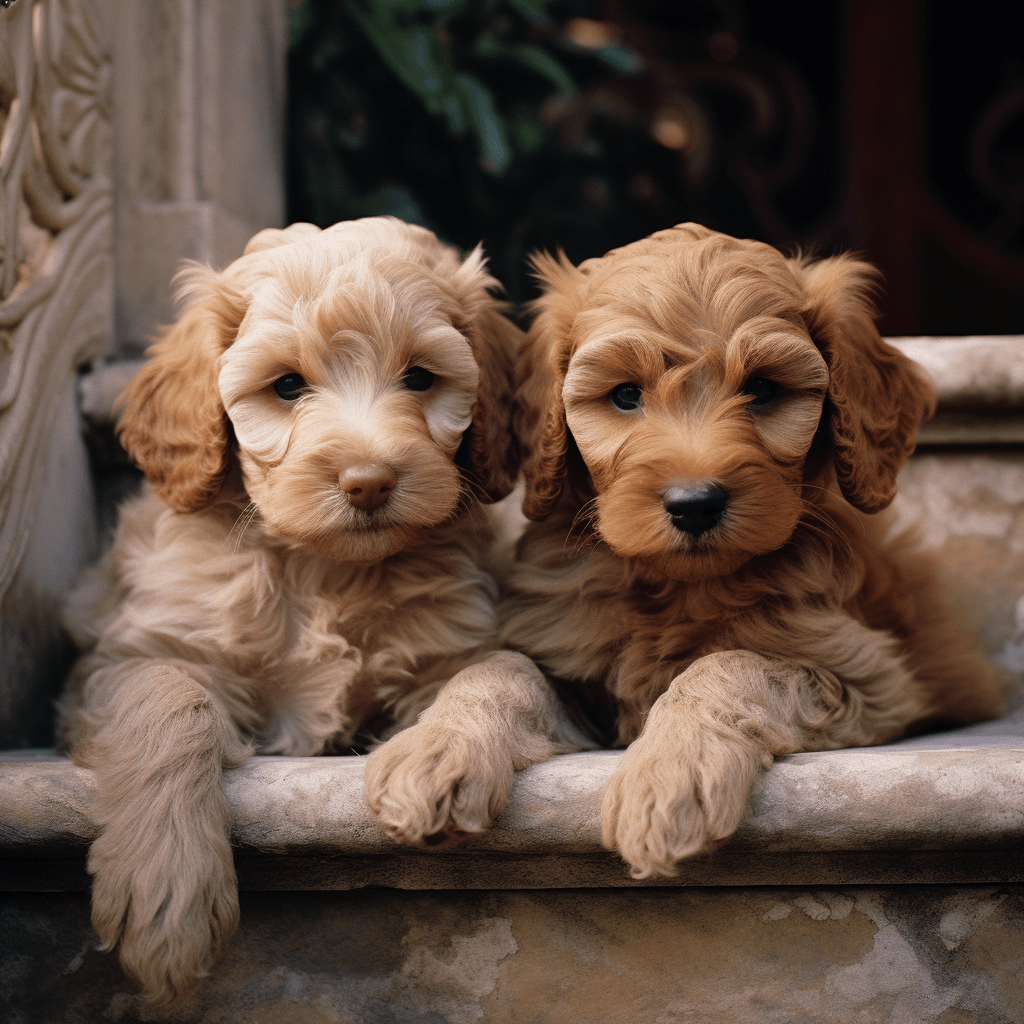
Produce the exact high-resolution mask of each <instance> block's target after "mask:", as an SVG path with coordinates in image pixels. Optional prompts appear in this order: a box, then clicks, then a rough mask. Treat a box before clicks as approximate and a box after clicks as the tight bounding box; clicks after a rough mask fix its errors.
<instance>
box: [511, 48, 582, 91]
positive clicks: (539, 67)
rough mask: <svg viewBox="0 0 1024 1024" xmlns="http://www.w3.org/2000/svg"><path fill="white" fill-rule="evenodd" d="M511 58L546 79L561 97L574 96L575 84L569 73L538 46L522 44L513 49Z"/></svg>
mask: <svg viewBox="0 0 1024 1024" xmlns="http://www.w3.org/2000/svg"><path fill="white" fill-rule="evenodd" d="M511 56H512V57H513V58H514V59H515V60H516V62H517V63H518V64H521V65H522V66H523V67H526V68H529V69H530V70H531V71H535V72H536V73H537V74H538V75H540V76H541V77H542V78H546V79H547V80H548V81H549V82H550V83H551V84H552V85H553V86H554V87H555V88H556V89H557V90H558V91H559V92H560V93H561V94H562V95H563V96H574V95H575V94H576V91H577V90H576V83H575V82H574V81H573V80H572V78H571V76H570V75H569V72H568V71H566V70H565V68H563V67H562V65H561V64H559V63H558V61H557V60H555V58H554V57H552V56H551V55H550V54H549V53H547V52H546V51H545V50H542V49H541V48H540V47H539V46H533V45H532V44H530V43H524V44H522V45H521V46H516V47H515V48H513V49H512V50H511Z"/></svg>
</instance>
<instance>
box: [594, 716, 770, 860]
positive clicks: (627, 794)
mask: <svg viewBox="0 0 1024 1024" xmlns="http://www.w3.org/2000/svg"><path fill="white" fill-rule="evenodd" d="M733 754H735V752H733ZM720 760H721V763H717V764H716V763H709V761H708V760H702V759H701V757H700V755H699V754H698V755H697V756H696V757H695V756H694V752H693V751H692V750H690V751H687V750H686V749H685V748H683V749H681V748H680V745H677V744H674V743H672V744H662V743H659V741H658V740H657V739H653V738H649V737H644V736H641V737H640V738H639V739H637V740H636V741H635V742H634V743H633V744H632V745H631V746H630V747H629V748H628V749H627V750H626V752H625V753H624V754H623V756H622V759H621V761H620V762H619V765H618V767H617V768H616V770H615V772H614V773H613V775H612V777H611V778H610V779H609V781H608V784H607V786H606V788H605V791H604V796H603V798H602V801H601V832H602V840H603V842H604V845H605V846H606V847H607V848H608V849H610V850H615V851H617V852H618V853H619V855H620V856H621V857H622V859H623V860H624V861H626V863H627V864H628V865H629V867H630V874H631V875H632V876H633V877H634V878H650V877H651V876H652V875H665V876H667V877H672V876H673V875H675V874H677V873H678V868H677V864H678V863H679V861H681V860H684V859H685V858H687V857H693V856H695V855H697V854H700V853H710V852H711V851H712V850H714V849H716V848H717V847H718V846H719V845H721V844H722V843H723V842H725V840H726V839H728V838H729V836H731V835H732V833H733V832H735V831H736V828H737V826H738V825H739V823H740V819H741V818H742V817H743V812H744V810H745V809H746V803H747V796H748V794H749V791H750V787H751V783H752V779H753V771H752V769H753V765H752V764H751V763H750V758H744V757H740V758H739V759H737V758H736V757H735V756H730V757H724V758H721V759H720Z"/></svg>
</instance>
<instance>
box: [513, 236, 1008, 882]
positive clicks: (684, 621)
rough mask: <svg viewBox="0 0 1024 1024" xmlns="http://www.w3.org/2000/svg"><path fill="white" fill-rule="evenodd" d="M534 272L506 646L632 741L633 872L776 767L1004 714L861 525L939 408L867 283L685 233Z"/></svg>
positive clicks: (931, 589) (918, 571)
mask: <svg viewBox="0 0 1024 1024" xmlns="http://www.w3.org/2000/svg"><path fill="white" fill-rule="evenodd" d="M535 268H536V270H537V272H538V274H539V276H540V278H541V280H542V283H543V285H544V289H545V294H544V295H543V297H542V298H540V299H539V300H538V301H537V302H536V310H537V314H538V315H537V318H536V321H535V322H534V325H533V327H532V329H531V330H530V332H529V335H528V337H527V339H526V341H525V344H524V346H523V349H522V355H521V366H520V374H519V376H520V383H519V387H518V398H517V411H516V414H515V423H516V429H517V432H518V435H519V437H520V438H521V441H522V443H523V446H524V454H525V463H524V472H525V476H526V496H525V502H524V506H523V511H524V513H525V514H526V516H527V517H528V518H530V519H533V520H536V521H540V522H537V523H534V524H531V526H530V527H528V529H527V532H526V534H525V535H524V538H523V540H522V542H521V546H520V552H519V553H520V558H521V564H520V565H519V567H518V569H517V570H516V571H515V573H514V575H513V576H512V578H511V580H510V586H511V588H512V591H513V594H512V596H511V598H510V599H509V601H508V604H507V614H506V615H505V617H504V618H505V624H504V629H503V641H504V642H505V643H506V644H507V645H508V646H510V647H512V648H514V649H516V650H518V651H521V652H523V653H525V654H527V655H529V656H530V657H531V658H533V659H534V660H535V662H536V663H537V664H538V665H539V666H541V667H542V668H543V670H544V672H545V673H546V674H547V675H548V677H549V678H550V679H551V680H552V681H553V682H555V684H556V686H557V687H559V688H560V689H561V690H563V691H564V692H565V693H567V694H568V695H570V696H571V697H572V699H573V702H574V704H575V705H576V706H577V707H578V708H580V709H583V710H584V711H586V712H588V713H589V715H590V721H591V723H592V724H593V726H594V728H595V731H596V732H597V733H598V734H601V735H603V738H604V741H605V742H607V743H610V744H614V745H629V746H628V750H627V751H626V753H625V754H624V755H623V757H622V760H621V762H620V764H619V766H618V768H617V771H616V772H615V774H614V776H613V778H612V779H611V780H610V783H609V785H608V787H607V789H606V792H605V795H604V800H603V808H602V819H603V830H604V841H605V843H606V845H607V846H608V847H609V848H610V849H613V850H617V851H618V852H619V853H620V854H621V855H622V857H623V858H624V859H625V860H626V861H627V863H628V864H629V865H630V867H631V870H632V873H633V875H634V876H635V877H637V878H645V877H648V876H650V875H654V874H661V875H671V874H673V873H674V872H675V870H676V868H675V865H676V863H677V862H678V861H679V860H680V859H682V858H684V857H688V856H691V855H693V854H697V853H700V852H702V851H709V850H712V849H714V848H715V847H716V845H718V844H720V843H721V842H722V841H724V840H725V839H726V838H728V836H729V835H730V834H731V833H732V832H733V831H734V830H735V828H736V827H737V825H738V823H739V821H740V818H741V817H742V814H743V811H744V808H745V805H746V802H747V798H748V795H749V793H750V789H751V786H752V784H753V782H754V780H755V778H756V776H757V774H758V773H759V772H760V771H762V770H763V769H766V768H768V767H769V766H770V764H771V761H772V758H773V757H775V756H778V755H781V754H788V753H791V752H794V751H800V750H821V749H830V748H836V747H843V746H859V745H867V744H876V743H883V742H886V741H889V740H892V739H894V738H896V737H898V736H900V735H901V734H903V733H905V732H906V731H907V730H908V729H910V728H919V727H921V726H923V725H924V724H925V723H929V722H935V721H938V720H942V721H951V722H966V721H973V720H976V719H981V718H984V717H988V716H992V715H995V714H997V713H998V712H999V709H1000V704H1001V693H1000V690H1001V687H1000V683H999V681H998V677H997V676H996V674H995V673H994V671H993V670H992V669H991V668H990V667H989V666H988V664H987V663H986V662H985V661H984V660H983V659H982V657H981V656H980V654H978V653H977V652H976V651H975V650H974V648H973V647H972V645H971V642H970V640H969V639H968V638H967V637H966V636H965V633H964V630H963V629H962V628H961V626H960V624H959V623H958V622H956V621H955V620H954V618H953V616H952V615H951V614H950V613H949V612H948V611H947V610H946V609H945V607H944V606H943V605H942V602H941V599H940V598H939V596H938V595H937V593H936V580H935V572H934V570H933V568H932V566H930V565H929V563H928V562H927V560H926V559H925V558H923V557H922V555H921V554H920V552H919V551H917V550H915V549H914V546H913V544H912V543H911V542H910V540H909V539H908V538H906V537H903V538H893V537H891V536H889V534H890V533H891V532H892V531H891V530H887V527H886V520H887V519H888V517H886V516H879V515H877V513H879V512H880V510H882V509H884V508H885V507H886V506H887V505H888V504H889V503H890V502H891V501H892V499H893V496H894V494H895V491H896V477H897V473H898V472H899V469H900V467H901V465H902V464H903V462H904V460H905V459H906V457H907V455H908V454H909V453H910V452H911V451H912V449H913V445H914V435H915V431H916V428H917V426H918V425H919V423H920V422H921V420H922V419H923V418H924V417H926V416H928V415H930V413H931V412H932V410H933V406H934V396H933V391H932V388H931V386H930V384H929V383H928V381H927V380H926V379H925V378H924V376H923V375H922V374H921V372H920V371H919V370H917V369H916V367H915V366H914V365H913V364H912V363H911V362H910V361H909V360H907V359H905V358H904V357H903V356H902V355H901V354H900V353H899V352H897V351H896V350H894V349H893V348H892V347H890V346H888V345H887V344H885V343H884V342H883V341H882V339H881V338H880V337H879V335H878V332H877V330H876V328H875V325H874V310H873V306H872V302H871V298H870V296H871V292H872V287H873V284H874V280H875V273H874V271H873V270H872V268H871V267H869V266H868V265H866V264H864V263H861V262H858V261H857V260H855V259H852V258H850V257H848V256H840V257H836V258H832V259H825V260H822V261H820V262H812V261H810V260H806V259H785V258H783V256H782V255H780V254H779V253H778V252H777V251H776V250H774V249H773V248H771V247H770V246H767V245H764V244H762V243H759V242H753V241H740V240H737V239H734V238H730V237H728V236H725V235H721V234H717V233H715V232H712V231H709V230H707V229H706V228H703V227H700V226H698V225H694V224H682V225H679V226H677V227H675V228H672V229H669V230H666V231H661V232H658V233H657V234H655V235H652V236H651V237H650V238H647V239H644V240H642V241H639V242H636V243H634V244H632V245H627V246H625V247H624V248H621V249H617V250H614V251H612V252H610V253H608V254H607V255H606V256H604V257H603V258H600V259H593V260H588V261H587V262H585V263H583V264H582V265H581V266H580V267H579V268H578V269H577V268H574V267H573V266H572V265H571V264H569V263H568V262H567V261H566V260H565V259H564V258H561V259H555V258H552V257H549V256H539V257H537V258H536V259H535Z"/></svg>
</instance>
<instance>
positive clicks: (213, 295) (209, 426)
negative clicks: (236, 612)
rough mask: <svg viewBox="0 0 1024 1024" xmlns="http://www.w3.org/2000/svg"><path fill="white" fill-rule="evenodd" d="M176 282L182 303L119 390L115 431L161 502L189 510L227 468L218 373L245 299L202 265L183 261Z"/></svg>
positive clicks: (213, 491) (209, 494)
mask: <svg viewBox="0 0 1024 1024" xmlns="http://www.w3.org/2000/svg"><path fill="white" fill-rule="evenodd" d="M176 280H177V283H178V293H179V297H184V298H186V299H187V301H188V305H187V306H186V307H185V309H184V311H183V313H182V314H181V316H180V317H179V319H178V322H177V323H175V324H174V325H173V326H172V327H169V328H167V329H166V330H165V331H164V333H163V335H162V337H161V338H160V340H159V341H157V342H156V344H155V345H153V346H152V347H151V348H150V349H149V352H148V355H149V361H148V362H147V363H146V364H145V366H143V368H142V369H141V370H140V371H139V372H138V373H137V374H136V375H135V378H134V379H133V380H132V382H131V384H129V385H128V387H127V388H126V389H125V391H124V393H123V394H122V395H121V397H120V399H119V403H120V404H121V405H122V407H123V409H124V411H123V413H122V415H121V418H120V421H119V423H118V427H117V432H118V436H119V438H120V440H121V444H122V445H124V447H125V449H126V451H127V452H128V453H129V454H130V455H131V456H132V458H133V459H134V460H135V461H136V463H137V464H138V466H139V468H140V469H141V470H142V471H143V473H145V474H146V479H147V480H149V482H150V483H151V484H152V485H153V486H154V488H155V489H156V491H157V493H158V494H159V495H160V496H161V497H162V498H163V499H164V501H166V502H167V504H168V505H170V506H171V508H173V509H175V510H176V511H178V512H195V511H198V510H199V509H201V508H204V507H205V506H207V505H208V504H209V503H210V502H211V501H212V500H213V499H214V498H215V497H216V495H217V492H218V491H219V490H220V486H221V483H222V482H223V480H224V475H225V474H226V473H227V470H228V454H229V452H228V437H229V424H228V418H227V413H226V412H225V410H224V406H223V404H222V402H221V398H220V390H219V388H218V386H217V378H218V375H219V372H220V357H221V354H222V353H223V352H224V350H225V349H226V348H227V347H228V346H229V345H230V344H231V343H232V342H233V341H234V339H235V335H236V334H237V332H238V326H239V324H240V323H241V321H242V317H243V316H244V315H245V303H244V300H243V298H242V296H241V295H240V294H239V293H238V292H237V291H236V290H235V289H234V288H233V287H232V286H231V285H230V284H228V282H226V281H225V279H224V277H223V276H222V275H220V274H217V273H216V272H215V271H213V270H211V269H210V268H208V267H203V266H199V265H197V264H194V265H190V266H187V267H185V268H184V269H183V270H182V271H180V272H179V274H178V276H177V278H176Z"/></svg>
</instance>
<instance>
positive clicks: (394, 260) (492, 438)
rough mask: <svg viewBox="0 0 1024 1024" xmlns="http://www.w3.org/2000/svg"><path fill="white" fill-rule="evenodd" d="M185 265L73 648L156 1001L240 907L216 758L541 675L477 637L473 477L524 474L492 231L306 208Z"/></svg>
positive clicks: (108, 898)
mask: <svg viewBox="0 0 1024 1024" xmlns="http://www.w3.org/2000/svg"><path fill="white" fill-rule="evenodd" d="M180 281H181V295H182V300H183V303H184V306H183V311H182V313H181V316H180V319H179V320H178V322H177V323H176V324H175V325H174V326H173V327H171V328H170V329H169V330H167V331H166V332H165V333H164V335H163V337H162V338H161V339H160V340H159V341H158V342H157V343H156V344H155V345H154V346H153V348H152V349H151V354H150V359H149V362H148V363H147V364H146V366H145V367H144V368H143V369H142V370H141V371H140V373H139V374H138V376H137V377H136V379H135V380H134V382H133V383H132V384H131V386H130V387H129V389H128V390H127V392H126V394H125V396H124V413H123V415H122V417H121V421H120V426H119V431H120V436H121V440H122V441H123V443H124V445H125V447H126V448H127V449H128V451H129V452H130V453H131V454H132V455H133V456H134V458H135V459H136V461H137V462H138V464H139V466H140V467H141V468H142V469H143V470H144V472H145V474H146V476H147V478H148V480H149V484H150V487H149V488H148V489H147V490H146V491H145V493H144V494H143V495H142V496H141V497H139V498H137V499H135V500H133V501H130V502H129V503H128V504H127V505H126V506H125V507H124V508H123V509H122V512H121V518H120V525H119V527H118V531H117V535H116V538H115V541H114V545H113V549H112V550H111V551H110V553H109V555H108V556H107V557H106V558H105V559H104V560H103V561H102V563H100V564H99V565H98V566H97V567H95V568H94V569H92V570H90V571H89V572H88V573H87V574H86V576H85V577H84V579H83V581H82V582H81V584H80V585H79V587H78V588H77V590H76V592H75V593H74V594H73V595H72V597H71V599H70V601H69V603H68V607H67V612H66V620H67V624H68V626H69V628H70V630H71V632H72V634H73V636H74V637H75V639H76V641H77V642H78V644H79V646H80V648H81V649H82V650H83V652H84V653H83V655H82V657H81V658H80V660H79V662H78V663H77V666H76V668H75V670H74V672H73V675H72V678H71V680H70V683H69V686H68V690H67V693H66V694H65V696H64V698H63V700H62V707H61V718H62V723H61V725H62V734H63V737H64V740H65V742H66V743H67V744H68V745H69V746H70V748H71V752H72V756H73V757H74V758H75V760H76V762H77V763H79V764H81V765H86V766H88V767H90V768H92V769H93V770H94V771H95V774H96V782H97V789H96V802H95V813H96V816H97V820H98V821H99V823H100V824H101V825H102V827H103V832H102V835H101V836H100V837H99V838H98V839H97V840H96V841H95V842H94V843H93V845H92V849H91V851H90V854H89V871H90V872H91V873H92V875H93V876H94V879H93V922H94V924H95V926H96V929H97V931H98V932H99V934H100V936H101V938H102V939H103V942H104V944H105V945H106V947H107V948H112V947H113V946H115V945H116V944H118V943H120V950H121V960H122V963H123V965H124V966H125V968H126V969H127V970H128V972H129V973H131V974H132V975H134V976H135V977H136V978H137V979H139V980H140V981H141V983H142V986H143V989H144V992H145V993H146V994H147V995H148V996H149V997H150V998H151V999H153V1000H154V1001H167V1000H169V999H172V998H174V997H175V996H176V995H177V994H179V993H181V992H183V991H185V990H186V989H188V988H189V987H190V986H191V985H192V984H193V983H194V982H195V981H196V980H197V979H198V978H200V977H202V976H203V975H204V974H205V973H206V972H207V970H208V969H209V967H210V965H211V963H212V962H213V960H214V959H215V957H216V956H217V953H218V951H219V950H220V948H221V947H222V946H223V944H224V942H225V941H226V940H227V939H228V938H229V937H230V935H231V934H232V932H233V930H234V928H235V925H236V921H237V916H238V900H237V892H236V882H235V874H234V867H233V863H232V854H231V847H230V845H229V841H228V825H229V815H228V807H227V805H226V801H225V797H224V794H223V791H222V779H221V771H222V768H223V767H224V766H232V765H237V764H239V763H240V762H241V761H243V760H244V759H245V758H246V757H247V756H248V755H249V754H250V753H252V752H253V751H257V752H260V753H278V754H293V755H307V754H319V753H322V752H324V751H328V752H330V751H348V750H349V748H350V747H352V746H356V747H358V746H363V745H366V744H368V743H370V742H372V740H373V739H379V738H381V737H384V736H387V735H388V734H390V733H391V732H395V731H397V730H399V729H401V728H402V727H403V726H405V725H408V724H410V723H412V722H414V721H415V720H416V718H417V716H418V714H419V713H420V712H421V711H422V710H423V709H424V708H425V707H426V706H428V705H429V704H430V703H431V701H432V700H433V699H434V698H435V696H436V695H437V694H438V693H439V691H440V692H443V688H444V687H445V684H446V683H447V684H448V686H451V687H452V688H453V693H456V691H457V690H458V687H459V686H460V685H463V684H464V685H467V686H470V687H472V686H473V685H475V682H474V680H476V679H478V678H482V679H484V680H487V679H488V678H489V677H490V676H494V677H495V678H497V679H498V680H499V681H500V680H501V679H502V678H504V676H506V675H509V674H511V675H513V676H516V677H518V676H523V677H525V678H530V677H531V673H532V672H535V670H534V669H533V667H532V665H530V664H529V663H528V660H527V659H526V658H524V657H522V656H520V655H515V654H507V653H506V654H497V655H494V656H493V657H490V658H488V655H489V654H490V652H492V651H493V650H494V643H493V638H494V632H495V603H496V597H497V594H496V587H495V583H494V581H493V579H492V577H491V576H490V575H489V573H488V571H487V569H486V565H487V560H486V559H487V547H488V542H489V537H490V534H489V526H488V522H487V519H486V517H485V516H484V514H483V510H482V509H481V508H480V505H479V502H481V501H482V502H491V501H494V500H496V499H498V498H500V497H502V496H503V495H505V494H506V493H507V492H508V491H510V490H511V488H512V485H513V482H514V479H515V471H516V459H515V456H514V446H513V445H512V443H511V441H510V437H509V428H508V418H509V410H510V407H511V381H512V376H511V373H512V366H513V361H514V358H515V345H516V343H517V340H518V337H519V332H518V330H517V329H516V328H515V327H513V326H512V325H511V324H510V323H509V322H508V321H507V320H506V319H504V317H503V316H502V315H501V314H500V312H499V308H498V304H497V303H496V301H495V300H494V299H493V298H492V297H491V295H490V294H489V291H488V289H490V288H492V287H493V286H494V285H495V284H496V282H495V281H494V280H493V278H491V277H489V276H488V274H487V273H486V271H485V269H484V262H483V258H482V256H481V254H480V251H479V249H478V250H477V251H474V252H473V253H472V254H471V255H470V256H469V257H468V258H467V259H465V260H464V261H462V260H460V259H459V257H458V256H457V254H456V253H455V252H454V251H453V250H452V249H450V248H448V247H447V246H444V245H442V244H441V243H440V242H438V240H437V239H436V238H435V237H434V236H433V235H432V234H431V233H430V232H429V231H426V230H425V229H423V228H418V227H411V226H408V225H405V224H402V223H401V222H399V221H396V220H393V219H390V218H377V219H366V220H360V221H355V222H350V223H342V224H336V225H334V226H333V227H331V228H329V229H327V230H325V231H323V232H321V231H320V230H319V229H317V228H315V227H313V226H312V225H308V224H296V225H293V226H292V227H290V228H288V229H287V230H284V231H277V230H270V231H264V232H261V233H260V234H258V235H257V236H256V237H255V238H254V239H253V240H252V241H251V242H250V243H249V245H248V247H247V248H246V253H245V255H243V256H242V257H241V258H240V259H238V260H237V261H236V262H235V263H233V264H232V265H231V266H230V267H228V269H227V270H225V271H224V272H223V273H215V272H214V271H212V270H210V269H207V268H204V267H200V266H192V267H190V268H188V269H186V270H184V271H183V272H182V274H181V278H180ZM474 665H475V666H476V667H475V668H468V667H469V666H474ZM465 669H468V672H464V671H463V670H465ZM460 673H461V674H460ZM474 673H476V674H474ZM453 677H455V678H454V679H453ZM449 681H450V682H449ZM449 699H457V696H453V697H450V698H449ZM536 743H540V741H539V740H538V741H536ZM541 746H542V747H543V744H541ZM385 747H386V745H385ZM540 756H547V748H545V749H543V750H541V752H540ZM499 802H500V801H499ZM391 804H392V805H394V806H395V807H396V808H397V810H395V812H394V813H399V812H400V811H401V806H400V805H401V794H400V793H397V791H394V790H393V791H392V793H391ZM467 813H468V814H469V815H470V817H472V814H473V810H472V809H470V810H469V811H467ZM445 824H446V825H447V827H449V828H450V829H452V830H456V831H457V830H460V829H463V827H464V826H466V825H467V822H466V821H463V820H462V818H461V817H460V811H459V808H454V809H452V813H451V814H450V815H449V816H448V817H446V818H445ZM468 827H469V828H472V827H474V823H473V821H469V822H468Z"/></svg>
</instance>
